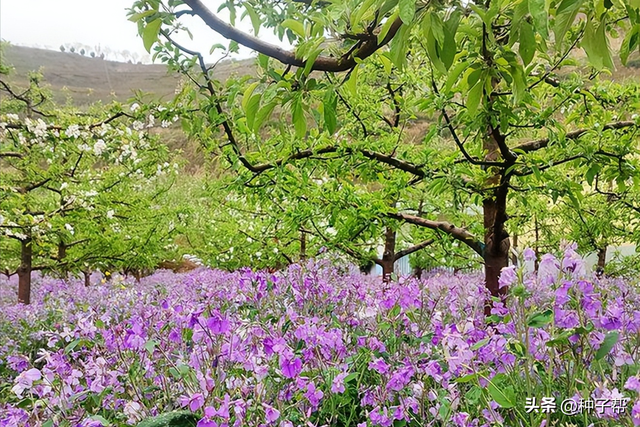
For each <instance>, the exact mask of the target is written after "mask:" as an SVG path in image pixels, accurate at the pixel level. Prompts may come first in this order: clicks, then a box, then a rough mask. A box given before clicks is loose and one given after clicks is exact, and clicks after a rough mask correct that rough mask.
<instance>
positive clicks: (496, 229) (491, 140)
mask: <svg viewBox="0 0 640 427" xmlns="http://www.w3.org/2000/svg"><path fill="white" fill-rule="evenodd" d="M499 139H500V140H499ZM504 142H505V141H504V137H503V136H502V135H500V133H499V131H497V130H496V129H493V128H491V127H490V128H489V135H488V136H487V137H486V138H485V139H484V142H483V148H484V150H485V153H486V155H485V158H484V159H485V161H487V162H495V161H499V160H501V151H500V145H501V144H502V145H504ZM503 151H504V150H503ZM502 154H504V153H502ZM503 160H504V159H503ZM511 161H513V160H511ZM507 169H508V167H507V168H502V167H500V168H498V167H491V169H490V170H491V171H492V172H493V174H492V176H491V177H490V178H489V179H488V180H487V187H493V188H495V190H494V191H492V192H491V193H489V194H488V197H486V198H485V199H484V200H483V203H482V205H483V213H484V244H485V246H484V255H483V258H484V271H485V284H486V286H487V289H488V290H489V293H490V294H491V297H498V298H500V299H501V300H504V298H505V296H506V294H507V291H508V289H507V288H506V287H503V288H502V289H501V288H500V287H499V286H500V285H499V283H498V279H499V277H500V271H501V270H502V269H503V268H504V267H507V266H508V265H509V248H510V245H511V242H510V240H509V234H508V233H507V231H506V229H505V223H506V222H507V193H508V191H509V175H508V173H507V172H506V170H507ZM492 306H493V302H492V301H491V300H487V301H486V302H485V306H484V312H485V315H487V316H490V315H491V308H492Z"/></svg>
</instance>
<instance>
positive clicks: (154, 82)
mask: <svg viewBox="0 0 640 427" xmlns="http://www.w3.org/2000/svg"><path fill="white" fill-rule="evenodd" d="M3 55H4V58H3V62H6V63H7V64H11V65H13V67H14V68H15V70H14V73H13V74H12V75H11V81H12V83H15V84H19V85H26V82H27V80H26V76H27V73H28V72H30V71H37V70H41V72H42V74H43V75H44V79H45V82H46V83H47V84H49V85H50V86H51V90H52V91H53V94H54V97H55V100H56V101H57V102H58V103H64V102H65V101H66V100H67V98H68V97H71V100H72V101H73V104H74V105H77V106H84V105H88V104H91V103H93V102H96V101H103V102H105V103H106V102H109V101H111V100H114V99H115V100H118V101H126V100H127V99H128V98H130V97H132V96H133V94H134V91H135V90H138V89H139V90H142V91H143V92H145V93H149V94H151V95H152V96H154V97H157V98H160V99H164V100H168V99H170V97H171V96H172V95H173V93H174V90H175V88H176V85H177V84H178V82H179V81H180V76H178V75H177V74H169V73H168V72H167V68H166V66H165V65H164V64H157V65H145V64H128V63H121V62H112V61H105V60H102V59H100V58H91V57H85V56H80V55H78V54H76V53H69V52H57V51H52V50H44V49H35V48H28V47H21V46H7V47H6V49H5V50H4V52H3ZM253 69H254V68H253V60H251V59H249V60H242V61H234V62H232V61H225V62H222V63H220V64H218V66H217V67H216V77H217V78H218V79H220V80H225V79H226V78H228V77H229V76H230V75H232V74H239V75H242V74H250V73H253Z"/></svg>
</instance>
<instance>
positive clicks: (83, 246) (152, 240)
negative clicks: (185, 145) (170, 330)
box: [0, 77, 173, 304]
mask: <svg viewBox="0 0 640 427" xmlns="http://www.w3.org/2000/svg"><path fill="white" fill-rule="evenodd" d="M0 87H1V89H2V91H3V92H4V93H5V95H6V96H3V99H2V104H0V114H1V115H0V122H1V123H0V162H1V163H0V164H1V167H2V169H3V179H2V182H1V183H0V251H2V257H1V261H0V268H1V269H2V270H3V271H4V272H5V274H7V275H11V274H14V273H17V275H18V277H19V288H18V300H19V301H20V302H23V303H25V304H28V303H29V301H30V284H31V272H32V271H34V270H45V271H57V272H61V273H66V272H70V271H72V272H78V271H87V270H90V269H92V268H95V267H97V266H100V265H104V264H105V263H106V264H108V265H120V266H126V265H128V264H131V263H134V264H135V263H139V262H141V260H140V258H142V259H143V260H144V259H145V257H144V256H142V255H141V254H143V253H144V254H148V253H153V251H154V250H156V251H157V246H158V245H159V244H160V243H159V242H162V241H163V240H167V237H169V234H167V233H162V232H161V231H159V230H157V228H158V224H161V223H162V222H161V221H158V220H159V215H158V213H159V212H162V211H161V210H158V211H159V212H154V209H152V206H153V204H154V202H153V198H152V196H153V194H154V193H159V192H162V191H163V187H164V186H166V183H165V182H164V180H163V179H162V178H160V179H159V177H161V176H162V175H163V174H165V173H166V172H167V171H172V170H173V168H172V167H170V166H169V165H168V163H165V166H163V165H162V163H163V162H164V161H165V159H166V157H167V150H166V148H165V147H164V146H162V145H161V144H159V143H158V140H157V139H156V138H153V137H151V136H150V135H149V134H148V132H147V127H148V126H150V125H151V126H152V125H153V123H151V122H152V121H153V117H145V118H142V117H138V116H137V113H136V112H135V108H132V110H134V111H131V112H128V111H124V110H123V109H122V107H121V106H119V105H117V104H114V105H111V106H108V107H106V108H105V107H102V106H100V107H96V108H94V109H91V110H90V111H89V112H88V113H80V112H77V111H72V110H63V109H58V108H56V107H55V106H53V105H51V104H50V103H49V101H48V97H47V94H46V93H45V92H44V91H43V90H42V89H41V88H40V87H39V85H38V79H37V78H35V77H34V78H33V79H32V84H31V86H30V87H29V88H28V89H27V90H25V91H21V92H18V91H17V89H15V88H12V87H11V86H10V85H8V84H7V83H5V82H4V81H2V80H0ZM142 120H144V121H142ZM165 244H166V242H165ZM156 257H157V255H156ZM147 258H150V257H149V256H147ZM134 260H135V261H134ZM146 262H147V263H149V259H146ZM156 262H157V261H156ZM152 265H153V264H152Z"/></svg>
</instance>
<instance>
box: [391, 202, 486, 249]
mask: <svg viewBox="0 0 640 427" xmlns="http://www.w3.org/2000/svg"><path fill="white" fill-rule="evenodd" d="M385 215H386V216H388V217H389V218H394V219H397V220H400V221H405V222H408V223H410V224H415V225H418V226H420V227H425V228H430V229H432V230H440V231H442V232H444V233H446V234H448V235H450V236H451V237H453V238H455V239H456V240H459V241H461V242H462V243H464V244H466V245H467V246H469V247H470V248H471V249H473V251H474V252H475V253H477V254H478V255H480V256H482V255H483V252H484V248H483V245H482V243H481V242H480V241H479V240H478V239H477V238H476V237H475V236H474V235H473V234H471V233H469V232H468V231H467V230H465V229H464V228H460V227H456V226H455V225H453V224H451V223H449V222H446V221H432V220H429V219H425V218H421V217H419V216H415V215H409V214H403V213H400V212H388V213H386V214H385Z"/></svg>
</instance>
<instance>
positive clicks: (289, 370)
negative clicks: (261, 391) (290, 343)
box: [280, 356, 302, 378]
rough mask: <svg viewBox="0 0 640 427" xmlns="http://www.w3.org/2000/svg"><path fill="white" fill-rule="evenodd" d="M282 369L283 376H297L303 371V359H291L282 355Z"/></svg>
mask: <svg viewBox="0 0 640 427" xmlns="http://www.w3.org/2000/svg"><path fill="white" fill-rule="evenodd" d="M280 370H281V371H282V376H283V377H285V378H295V377H297V376H298V374H299V373H300V372H302V360H300V358H299V357H296V358H295V359H293V360H289V359H287V358H286V357H284V356H280Z"/></svg>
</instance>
